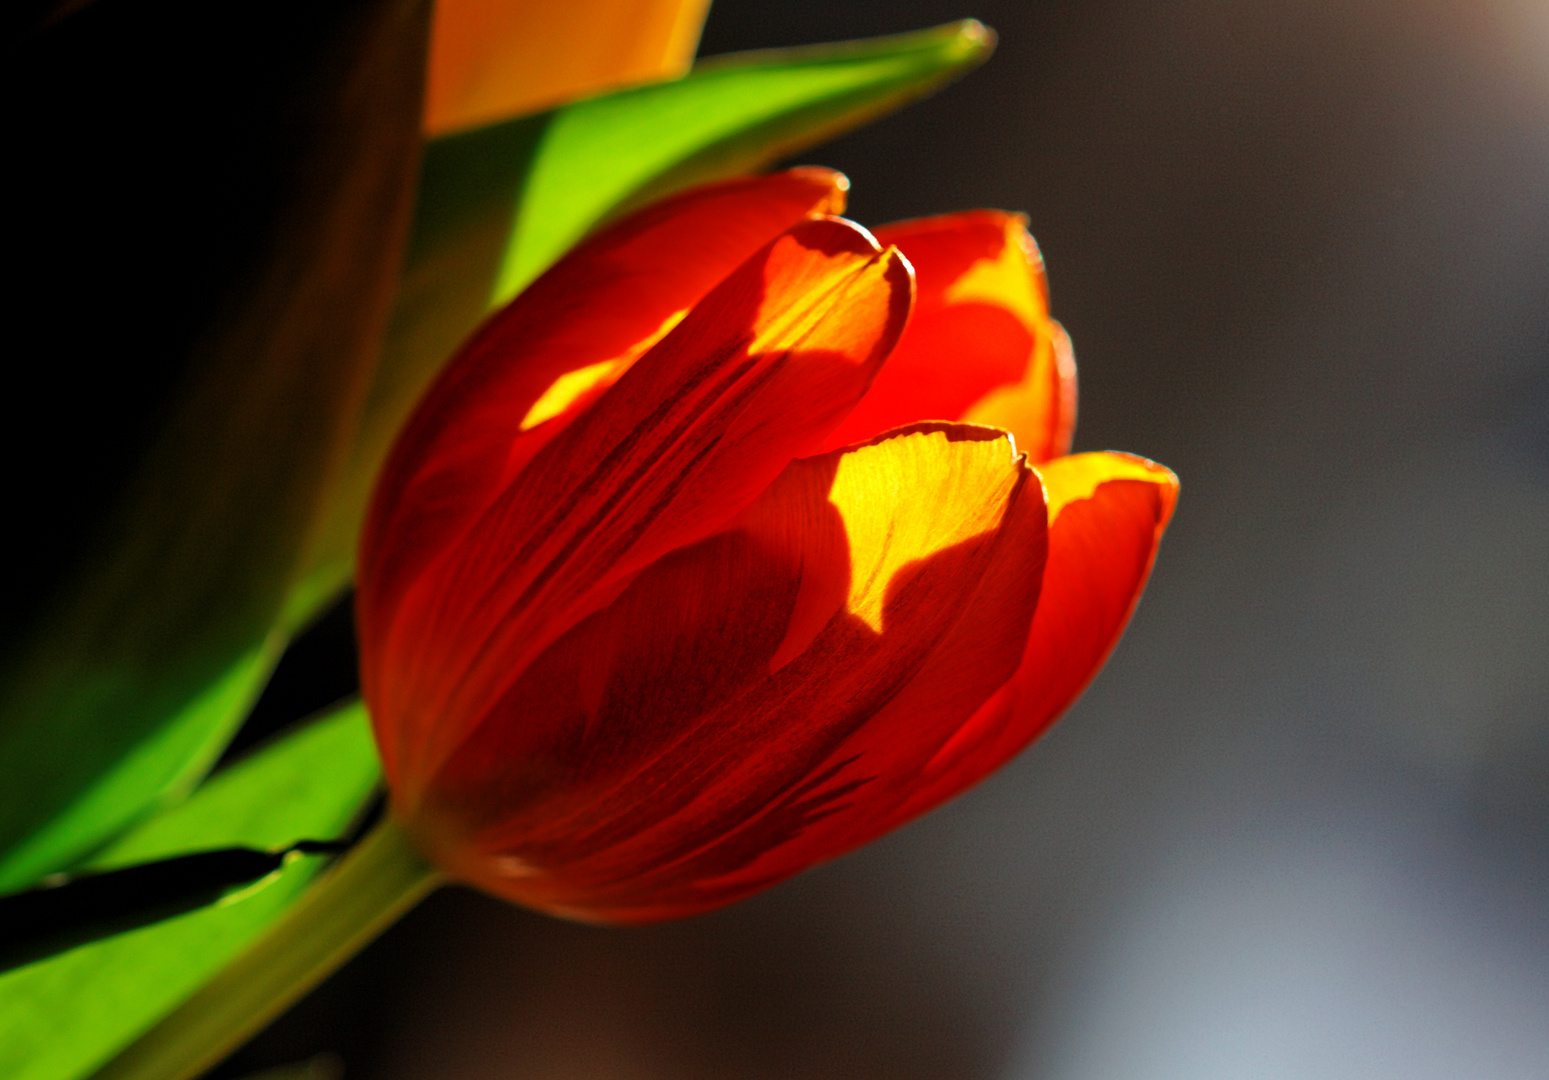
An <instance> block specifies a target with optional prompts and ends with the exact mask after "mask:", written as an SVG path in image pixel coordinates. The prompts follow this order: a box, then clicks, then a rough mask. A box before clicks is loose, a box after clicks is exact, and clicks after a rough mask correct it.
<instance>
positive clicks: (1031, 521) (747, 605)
mask: <svg viewBox="0 0 1549 1080" xmlns="http://www.w3.org/2000/svg"><path fill="white" fill-rule="evenodd" d="M842 190H843V185H842V182H841V178H838V177H837V176H836V175H835V174H831V173H825V172H823V171H821V170H799V171H796V172H792V173H785V174H777V175H775V176H770V177H760V178H753V179H748V180H742V181H735V182H732V183H728V184H721V185H714V186H711V187H707V188H702V189H699V190H697V191H693V192H690V193H687V194H685V195H682V196H679V197H677V198H674V199H672V200H668V201H667V202H664V203H660V204H657V205H656V206H654V207H650V208H648V209H646V210H644V211H642V212H641V213H640V214H638V215H636V216H635V217H633V218H630V219H627V220H625V221H623V222H621V223H619V224H617V225H615V226H614V227H613V228H611V229H609V230H606V231H604V232H602V233H600V234H598V235H597V236H596V237H594V238H593V239H592V240H590V241H589V242H587V243H586V244H584V245H582V246H581V247H580V248H578V249H577V250H576V251H574V252H572V253H571V255H569V256H568V257H567V258H566V259H564V260H563V261H561V262H560V263H559V264H558V265H556V266H555V268H554V269H553V270H551V271H550V272H549V274H547V275H546V276H545V277H544V278H542V279H540V280H539V281H538V282H536V283H535V284H534V285H533V286H532V288H531V289H529V290H528V291H527V292H526V293H524V294H523V295H522V296H520V297H518V299H517V300H516V301H514V302H513V303H512V304H511V305H510V306H509V307H507V308H506V309H504V310H503V311H502V312H500V313H498V314H497V315H496V316H495V317H494V318H493V319H492V320H491V321H490V322H489V323H488V324H487V325H486V327H485V328H484V329H483V330H482V331H481V332H480V333H479V334H478V335H476V336H475V337H474V338H473V339H472V341H470V342H469V344H468V345H467V346H466V347H465V348H464V350H463V351H462V353H461V354H460V355H459V357H458V358H456V359H455V360H454V361H453V362H452V364H451V365H450V366H449V367H448V369H447V370H446V371H445V373H444V374H443V375H442V377H441V378H440V379H439V381H438V382H437V383H436V384H435V385H434V386H433V387H432V389H431V390H430V392H429V393H428V395H427V396H426V398H425V399H424V400H423V402H422V403H421V405H420V407H419V409H418V411H417V412H416V414H415V416H414V417H413V419H412V420H411V421H410V423H409V425H408V426H407V428H406V429H405V431H404V432H403V434H402V435H401V437H400V439H399V441H398V443H397V445H396V446H395V449H394V451H393V453H392V455H391V457H390V459H389V462H388V465H387V467H386V468H385V470H384V473H383V475H382V478H381V481H380V483H379V486H378V488H377V492H376V495H375V499H374V503H373V507H372V511H371V514H370V517H369V519H368V523H367V527H366V532H365V536H364V538H363V542H362V549H361V556H360V564H359V565H360V568H361V569H360V577H359V593H358V608H357V617H358V622H359V629H360V639H361V660H362V685H363V690H364V694H365V697H366V700H367V704H368V706H369V708H370V710H371V713H372V717H373V724H374V727H375V731H376V735H377V740H378V744H379V746H380V748H381V750H382V756H383V760H384V763H385V767H386V772H387V776H388V780H389V784H390V787H391V790H392V804H393V812H394V814H395V815H396V817H397V819H398V821H399V822H400V824H401V825H402V826H403V827H404V828H405V829H406V830H407V831H408V833H409V834H410V835H411V837H412V838H413V839H414V841H415V842H416V843H417V844H418V845H419V846H420V848H421V849H422V850H423V851H424V852H425V854H426V855H427V856H428V857H430V858H431V859H432V860H433V861H434V862H435V863H436V864H437V865H438V866H439V867H440V868H441V869H442V870H443V871H444V872H445V873H447V874H448V875H450V876H452V877H455V878H458V879H460V880H463V881H466V882H469V883H471V884H474V885H476V886H478V887H480V888H483V889H485V890H487V891H489V892H492V893H495V894H497V895H500V896H504V897H507V898H509V899H511V900H514V901H517V902H520V903H524V904H528V905H531V906H534V907H537V908H540V909H543V910H547V911H551V912H554V913H557V914H563V915H567V916H570V917H575V918H580V919H587V920H594V921H606V922H645V921H652V920H656V919H663V918H669V917H675V916H680V915H687V914H692V913H695V912H699V911H704V910H707V909H710V908H713V907H716V906H719V905H721V904H725V903H728V902H730V901H733V900H735V899H738V898H740V897H742V896H746V895H748V894H750V893H752V892H754V891H757V890H759V889H761V888H764V887H767V886H768V885H770V884H773V883H774V882H776V881H779V880H781V879H783V878H785V877H787V876H789V875H791V874H793V873H796V872H797V871H799V870H801V869H803V868H805V867H807V866H810V865H812V864H813V863H815V862H819V861H821V860H823V859H826V858H830V857H832V856H834V855H837V854H839V853H841V852H844V851H847V850H849V849H851V848H853V847H855V846H857V845H859V844H862V843H865V842H866V841H868V840H871V839H873V838H875V837H876V836H878V835H880V834H881V833H883V832H885V831H887V830H888V829H891V828H893V827H895V826H897V825H899V824H901V823H902V822H904V821H906V820H908V819H909V818H911V817H913V816H915V815H917V814H919V813H921V812H923V811H924V810H926V809H929V808H930V807H931V806H933V805H935V804H936V803H938V802H940V801H941V800H942V799H945V798H947V797H950V796H951V795H952V794H955V793H956V792H958V791H960V790H962V789H963V788H964V787H966V786H967V785H968V784H970V783H972V782H974V781H975V780H977V779H978V778H980V777H981V776H982V775H984V773H985V772H987V771H989V770H990V769H992V768H994V767H995V766H996V765H998V764H1000V763H1001V762H1003V761H1005V760H1006V759H1007V758H1009V757H1010V756H1011V755H1012V754H1014V753H1015V752H1016V751H1017V750H1018V749H1020V748H1021V746H1023V745H1024V744H1025V743H1026V742H1027V741H1028V740H1029V739H1030V738H1032V737H1033V736H1034V735H1036V734H1037V733H1038V732H1039V731H1041V730H1042V729H1043V728H1044V727H1046V726H1047V724H1048V723H1049V722H1050V721H1052V719H1053V718H1054V716H1056V715H1057V714H1058V713H1059V712H1060V711H1062V710H1063V709H1064V708H1065V707H1066V706H1067V705H1068V704H1069V703H1070V701H1071V700H1073V699H1074V697H1075V695H1076V694H1077V693H1079V691H1080V689H1081V688H1082V686H1084V685H1085V683H1086V681H1087V680H1088V679H1089V678H1090V677H1091V675H1092V674H1093V673H1094V672H1095V670H1096V668H1097V666H1098V665H1099V664H1100V663H1101V661H1102V659H1103V658H1104V657H1105V656H1106V654H1107V652H1108V650H1109V649H1110V648H1111V647H1112V644H1113V642H1114V640H1116V638H1117V635H1118V633H1119V632H1120V630H1121V629H1122V627H1123V624H1124V622H1125V620H1126V619H1127V618H1128V615H1129V612H1130V611H1131V610H1132V608H1133V604H1134V602H1135V600H1136V599H1137V598H1138V595H1139V592H1140V588H1141V586H1142V585H1143V584H1144V580H1145V577H1146V574H1147V573H1148V571H1149V568H1150V563H1151V559H1152V558H1153V556H1154V552H1155V548H1156V543H1157V541H1158V540H1159V538H1160V534H1161V530H1162V528H1163V526H1164V525H1165V522H1166V519H1167V515H1168V514H1169V513H1170V510H1171V505H1172V498H1173V492H1174V487H1175V481H1174V480H1173V479H1172V476H1171V474H1170V473H1168V472H1167V471H1166V470H1165V469H1162V468H1160V467H1159V466H1154V465H1152V464H1150V463H1149V462H1144V461H1142V460H1140V459H1136V458H1130V457H1128V456H1124V455H1082V456H1081V457H1077V458H1060V457H1055V460H1053V461H1051V462H1048V463H1046V464H1044V465H1042V466H1039V467H1037V468H1035V467H1034V465H1032V464H1030V463H1029V461H1028V457H1027V455H1026V454H1024V453H1020V452H1019V451H1018V449H1017V441H1018V439H1021V438H1024V437H1025V436H1024V433H1023V431H1017V432H1016V434H1015V436H1014V435H1013V434H1012V433H1010V432H1008V431H1006V430H1002V429H1000V428H996V427H990V426H986V425H982V424H974V423H963V422H960V421H959V420H958V417H959V416H960V415H962V414H963V413H964V412H972V410H974V409H976V408H984V407H987V406H986V405H985V402H986V401H990V403H991V404H993V401H991V399H993V398H994V396H995V395H996V394H1000V396H1001V398H1005V397H1006V396H1007V395H1014V394H1020V395H1022V398H1023V399H1025V400H1022V401H1021V405H1020V406H1019V409H1018V410H1015V411H1016V415H1017V416H1018V417H1019V418H1020V422H1023V426H1024V428H1025V429H1026V430H1027V431H1028V432H1029V433H1033V434H1038V433H1036V432H1033V428H1035V427H1038V425H1042V428H1041V429H1040V431H1041V434H1039V435H1038V437H1039V438H1041V442H1040V443H1039V446H1040V448H1041V452H1042V456H1050V457H1052V456H1055V455H1058V454H1062V453H1063V452H1064V450H1065V448H1066V447H1065V444H1064V443H1063V442H1062V440H1068V433H1069V427H1070V422H1071V419H1072V418H1071V417H1070V416H1069V415H1068V414H1067V413H1068V410H1069V409H1070V408H1073V403H1074V398H1073V379H1074V371H1073V364H1072V363H1070V362H1069V352H1068V348H1064V347H1063V345H1062V339H1063V334H1062V332H1060V331H1058V330H1057V327H1055V326H1054V324H1052V323H1051V322H1049V321H1048V319H1047V312H1046V305H1045V304H1044V302H1043V299H1042V297H1043V293H1042V274H1041V266H1040V265H1039V264H1038V263H1037V261H1036V251H1035V249H1033V248H1032V246H1031V241H1030V240H1024V237H1025V232H1024V231H1023V228H1022V225H1021V222H1020V219H1015V218H1011V217H1009V216H1008V215H993V214H981V215H963V216H959V217H956V218H951V219H937V220H936V221H935V222H933V223H916V224H915V225H913V226H900V227H896V231H897V232H898V235H899V237H900V240H901V241H902V242H901V243H897V244H892V245H889V246H886V247H884V246H883V245H882V244H879V243H878V242H877V240H876V239H875V238H873V237H872V236H871V234H869V233H867V232H866V231H865V230H864V229H861V228H860V227H859V226H856V225H854V224H852V223H850V222H847V221H844V220H843V219H840V218H835V217H831V216H827V214H828V213H831V212H832V211H833V210H835V209H837V206H836V205H835V204H836V203H837V202H838V198H839V194H840V192H842ZM922 238H923V239H922ZM911 247H912V248H914V249H915V250H916V251H918V252H919V253H920V254H921V255H922V256H923V258H922V259H921V260H920V266H919V282H920V289H919V297H918V300H917V299H916V289H915V270H914V268H912V267H911V265H910V259H911V258H912V257H913V256H912V253H911V250H910V249H911ZM900 249H902V250H900ZM943 252H945V254H943ZM916 304H918V307H919V309H920V310H919V311H918V312H917V315H916V319H915V321H914V322H912V323H909V322H907V320H908V315H909V312H910V309H911V307H914V306H916ZM906 323H907V329H906ZM942 325H948V326H950V327H952V328H954V332H952V333H945V332H943V331H942ZM1062 349H1063V351H1062ZM890 354H897V355H898V356H900V357H905V358H907V364H908V365H912V367H913V369H916V370H918V371H923V372H924V373H925V377H928V379H929V380H934V381H933V382H932V383H931V385H934V386H936V387H937V389H938V390H944V391H949V392H946V393H944V396H942V397H940V398H937V399H934V401H933V400H932V399H930V398H929V397H928V396H927V397H926V398H924V399H922V398H921V395H919V394H917V393H914V392H913V391H914V390H915V389H917V387H911V386H902V385H895V384H893V383H892V382H890V381H889V380H888V377H887V374H886V369H885V368H884V366H883V365H884V361H886V360H887V358H888V356H889V355H890ZM879 373H881V374H880V375H879ZM937 403H939V404H941V405H942V407H941V408H940V411H932V409H933V408H934V407H935V404H937ZM1029 417H1031V418H1032V419H1031V420H1029V419H1028V418H1029ZM852 420H854V421H855V423H856V424H861V425H863V426H864V425H881V426H880V428H877V429H875V430H862V431H854V432H853V433H852V434H851V435H849V436H846V435H845V434H844V433H845V432H846V431H848V430H850V429H849V428H847V427H846V425H847V424H850V422H851V421H852ZM1029 425H1030V426H1029ZM852 427H853V425H852ZM838 438H844V439H845V441H843V442H839V443H837V444H836V442H835V440H836V439H838ZM825 447H828V449H826V450H825V449H824V448H825ZM1046 564H1047V569H1046ZM1054 575H1060V577H1061V580H1059V581H1056V580H1054Z"/></svg>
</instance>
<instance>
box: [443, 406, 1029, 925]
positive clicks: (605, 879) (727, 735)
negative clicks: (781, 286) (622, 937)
mask: <svg viewBox="0 0 1549 1080" xmlns="http://www.w3.org/2000/svg"><path fill="white" fill-rule="evenodd" d="M1030 476H1031V474H1030V472H1029V470H1028V469H1027V467H1026V466H1025V464H1024V463H1023V459H1022V458H1020V457H1018V456H1016V455H1014V453H1013V451H1012V449H1011V447H1010V445H1009V441H1008V440H1007V439H1006V437H1005V435H1004V433H1002V432H997V431H994V430H991V429H986V428H978V427H972V426H967V425H919V426H917V427H915V428H911V429H905V430H904V431H901V432H897V433H893V434H891V435H889V436H887V437H885V438H884V439H881V440H878V441H877V442H874V443H872V444H868V445H866V446H863V447H859V448H852V449H850V450H846V451H842V452H839V453H833V454H828V455H824V456H822V457H819V458H813V459H807V460H803V461H797V462H794V463H792V465H791V466H790V467H789V468H788V469H787V470H786V471H785V472H784V473H783V474H782V475H781V477H780V478H779V479H778V480H777V481H776V482H775V483H774V484H773V485H772V486H771V487H770V488H769V489H768V490H767V491H766V492H765V493H764V494H763V495H762V496H761V497H760V498H759V499H758V500H757V502H755V503H754V504H753V505H752V506H751V507H749V508H748V510H747V511H745V512H744V513H743V514H742V515H741V516H739V517H738V518H737V519H736V521H734V522H733V523H732V524H731V525H730V526H729V527H728V528H727V529H726V531H724V532H721V533H719V534H717V535H715V536H713V537H711V538H709V539H707V540H705V541H703V542H702V543H700V544H698V545H696V546H694V547H691V548H687V549H682V550H679V551H677V552H674V553H673V554H672V555H669V556H668V557H666V558H664V559H662V560H661V561H660V562H658V563H657V564H656V565H654V566H652V567H651V568H650V569H649V570H647V571H646V572H645V573H644V574H642V575H641V576H640V577H639V578H637V579H636V580H635V581H634V583H633V584H632V585H631V586H630V587H629V588H628V590H626V591H625V592H624V593H623V594H622V595H621V596H620V597H619V599H618V600H617V601H616V602H615V603H614V604H612V605H611V606H610V607H608V608H607V609H605V610H603V611H601V612H599V613H597V614H596V615H594V616H593V617H591V618H590V619H588V620H587V621H586V622H584V623H582V624H581V625H579V626H577V627H576V628H575V629H574V630H573V631H571V632H570V633H569V634H568V635H567V636H566V637H565V638H563V639H562V640H561V641H559V642H558V643H556V645H555V646H554V647H553V648H552V649H551V650H550V651H549V652H547V653H546V654H545V655H544V656H543V657H542V658H541V659H540V660H539V661H538V662H537V663H535V664H534V665H533V666H532V668H531V669H530V670H529V671H528V672H527V673H526V675H525V676H524V677H523V679H522V680H521V681H520V682H518V683H517V684H516V685H515V686H513V687H512V689H511V691H510V693H509V694H508V695H507V697H506V698H505V700H504V701H503V702H501V703H500V704H499V706H498V707H497V708H496V709H495V710H493V711H492V712H491V714H490V715H489V717H488V719H486V721H485V722H484V724H483V725H482V726H481V727H480V728H479V729H478V731H477V732H476V733H474V735H473V736H472V737H471V738H470V739H469V740H468V741H467V742H466V743H465V744H464V745H463V746H462V747H461V748H459V749H458V751H457V753H456V754H455V755H453V757H452V758H451V759H449V761H448V763H447V765H446V766H445V768H444V769H443V771H442V773H441V775H439V776H438V777H437V778H436V780H435V783H434V784H433V794H432V797H431V799H430V800H429V801H428V803H427V804H426V805H425V806H423V807H421V808H417V809H418V814H417V820H416V825H417V831H418V832H419V834H420V835H421V837H422V838H423V839H424V841H425V842H426V844H427V846H429V847H430V848H432V849H433V850H434V851H435V852H436V853H437V855H438V857H439V859H440V861H441V862H442V863H443V864H446V865H450V866H451V867H452V868H453V871H454V872H456V873H460V874H462V875H463V876H464V877H467V878H468V879H470V880H471V881H473V882H474V883H475V884H477V885H479V886H480V887H482V888H486V889H489V890H490V891H493V892H496V893H499V894H501V895H505V896H508V897H511V898H513V899H516V900H519V901H521V902H524V903H529V904H533V905H535V906H539V907H543V908H546V909H548V910H553V911H557V912H559V913H563V914H570V915H574V916H577V917H584V918H591V919H601V920H608V921H645V920H650V919H656V918H664V917H668V916H672V915H679V914H687V913H689V912H691V911H697V910H703V909H705V908H708V907H713V906H716V905H718V904H721V903H725V902H727V901H729V900H731V899H734V898H735V897H736V896H740V895H743V894H745V893H747V892H751V891H753V890H755V889H757V888H760V887H762V886H763V885H766V884H768V883H769V881H770V880H772V879H773V878H778V877H784V876H787V875H788V874H790V873H794V872H795V871H797V870H799V869H801V868H803V867H805V866H807V865H810V864H811V863H812V862H814V861H817V860H818V859H820V858H823V857H827V856H831V855H834V854H837V853H838V852H839V851H841V850H845V849H847V848H849V847H852V846H854V845H856V844H858V843H862V842H864V841H865V840H868V839H870V838H872V837H873V836H875V835H876V834H877V832H880V831H881V830H882V829H883V828H886V818H887V814H886V812H885V811H886V810H887V809H891V808H892V807H895V806H896V805H897V804H898V802H899V801H900V800H901V799H902V798H903V797H904V794H905V793H906V792H907V791H908V789H909V787H908V782H909V780H910V778H911V777H912V776H913V775H914V774H915V773H916V772H917V771H918V769H919V768H920V767H921V766H922V765H923V764H924V762H925V761H927V760H929V759H930V757H931V756H932V755H933V754H934V753H935V752H936V750H937V749H938V748H939V746H940V745H941V743H942V742H944V741H945V740H946V739H948V738H950V737H951V734H952V732H954V731H955V730H956V729H957V728H958V727H959V726H960V725H961V724H962V722H963V721H964V720H965V719H967V718H968V717H969V716H971V715H973V713H974V711H975V710H976V708H977V707H978V706H979V704H980V703H981V702H982V701H984V700H985V698H987V697H988V696H990V695H991V694H993V693H994V692H995V690H996V689H997V688H998V687H999V686H1001V685H1002V684H1003V683H1004V682H1005V680H1006V679H1007V678H1009V677H1010V676H1011V674H1012V673H1013V671H1014V670H1015V668H1016V665H1017V663H1018V661H1019V659H1020V656H1021V653H1022V643H1023V641H1024V639H1025V635H1026V632H1027V627H1028V624H1029V622H1030V621H1031V618H1032V615H1033V610H1034V607H1035V605H1036V603H1037V595H1038V585H1039V581H1040V571H1041V568H1042V555H1043V539H1044V522H1045V513H1044V508H1043V501H1042V498H1041V490H1040V488H1039V487H1038V486H1037V485H1035V484H1030V483H1027V480H1028V479H1029V478H1030ZM857 793H858V794H857ZM830 822H831V823H835V825H836V826H837V827H831V826H830V825H829V824H828V823H830ZM771 853H773V856H772V857H771Z"/></svg>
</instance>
